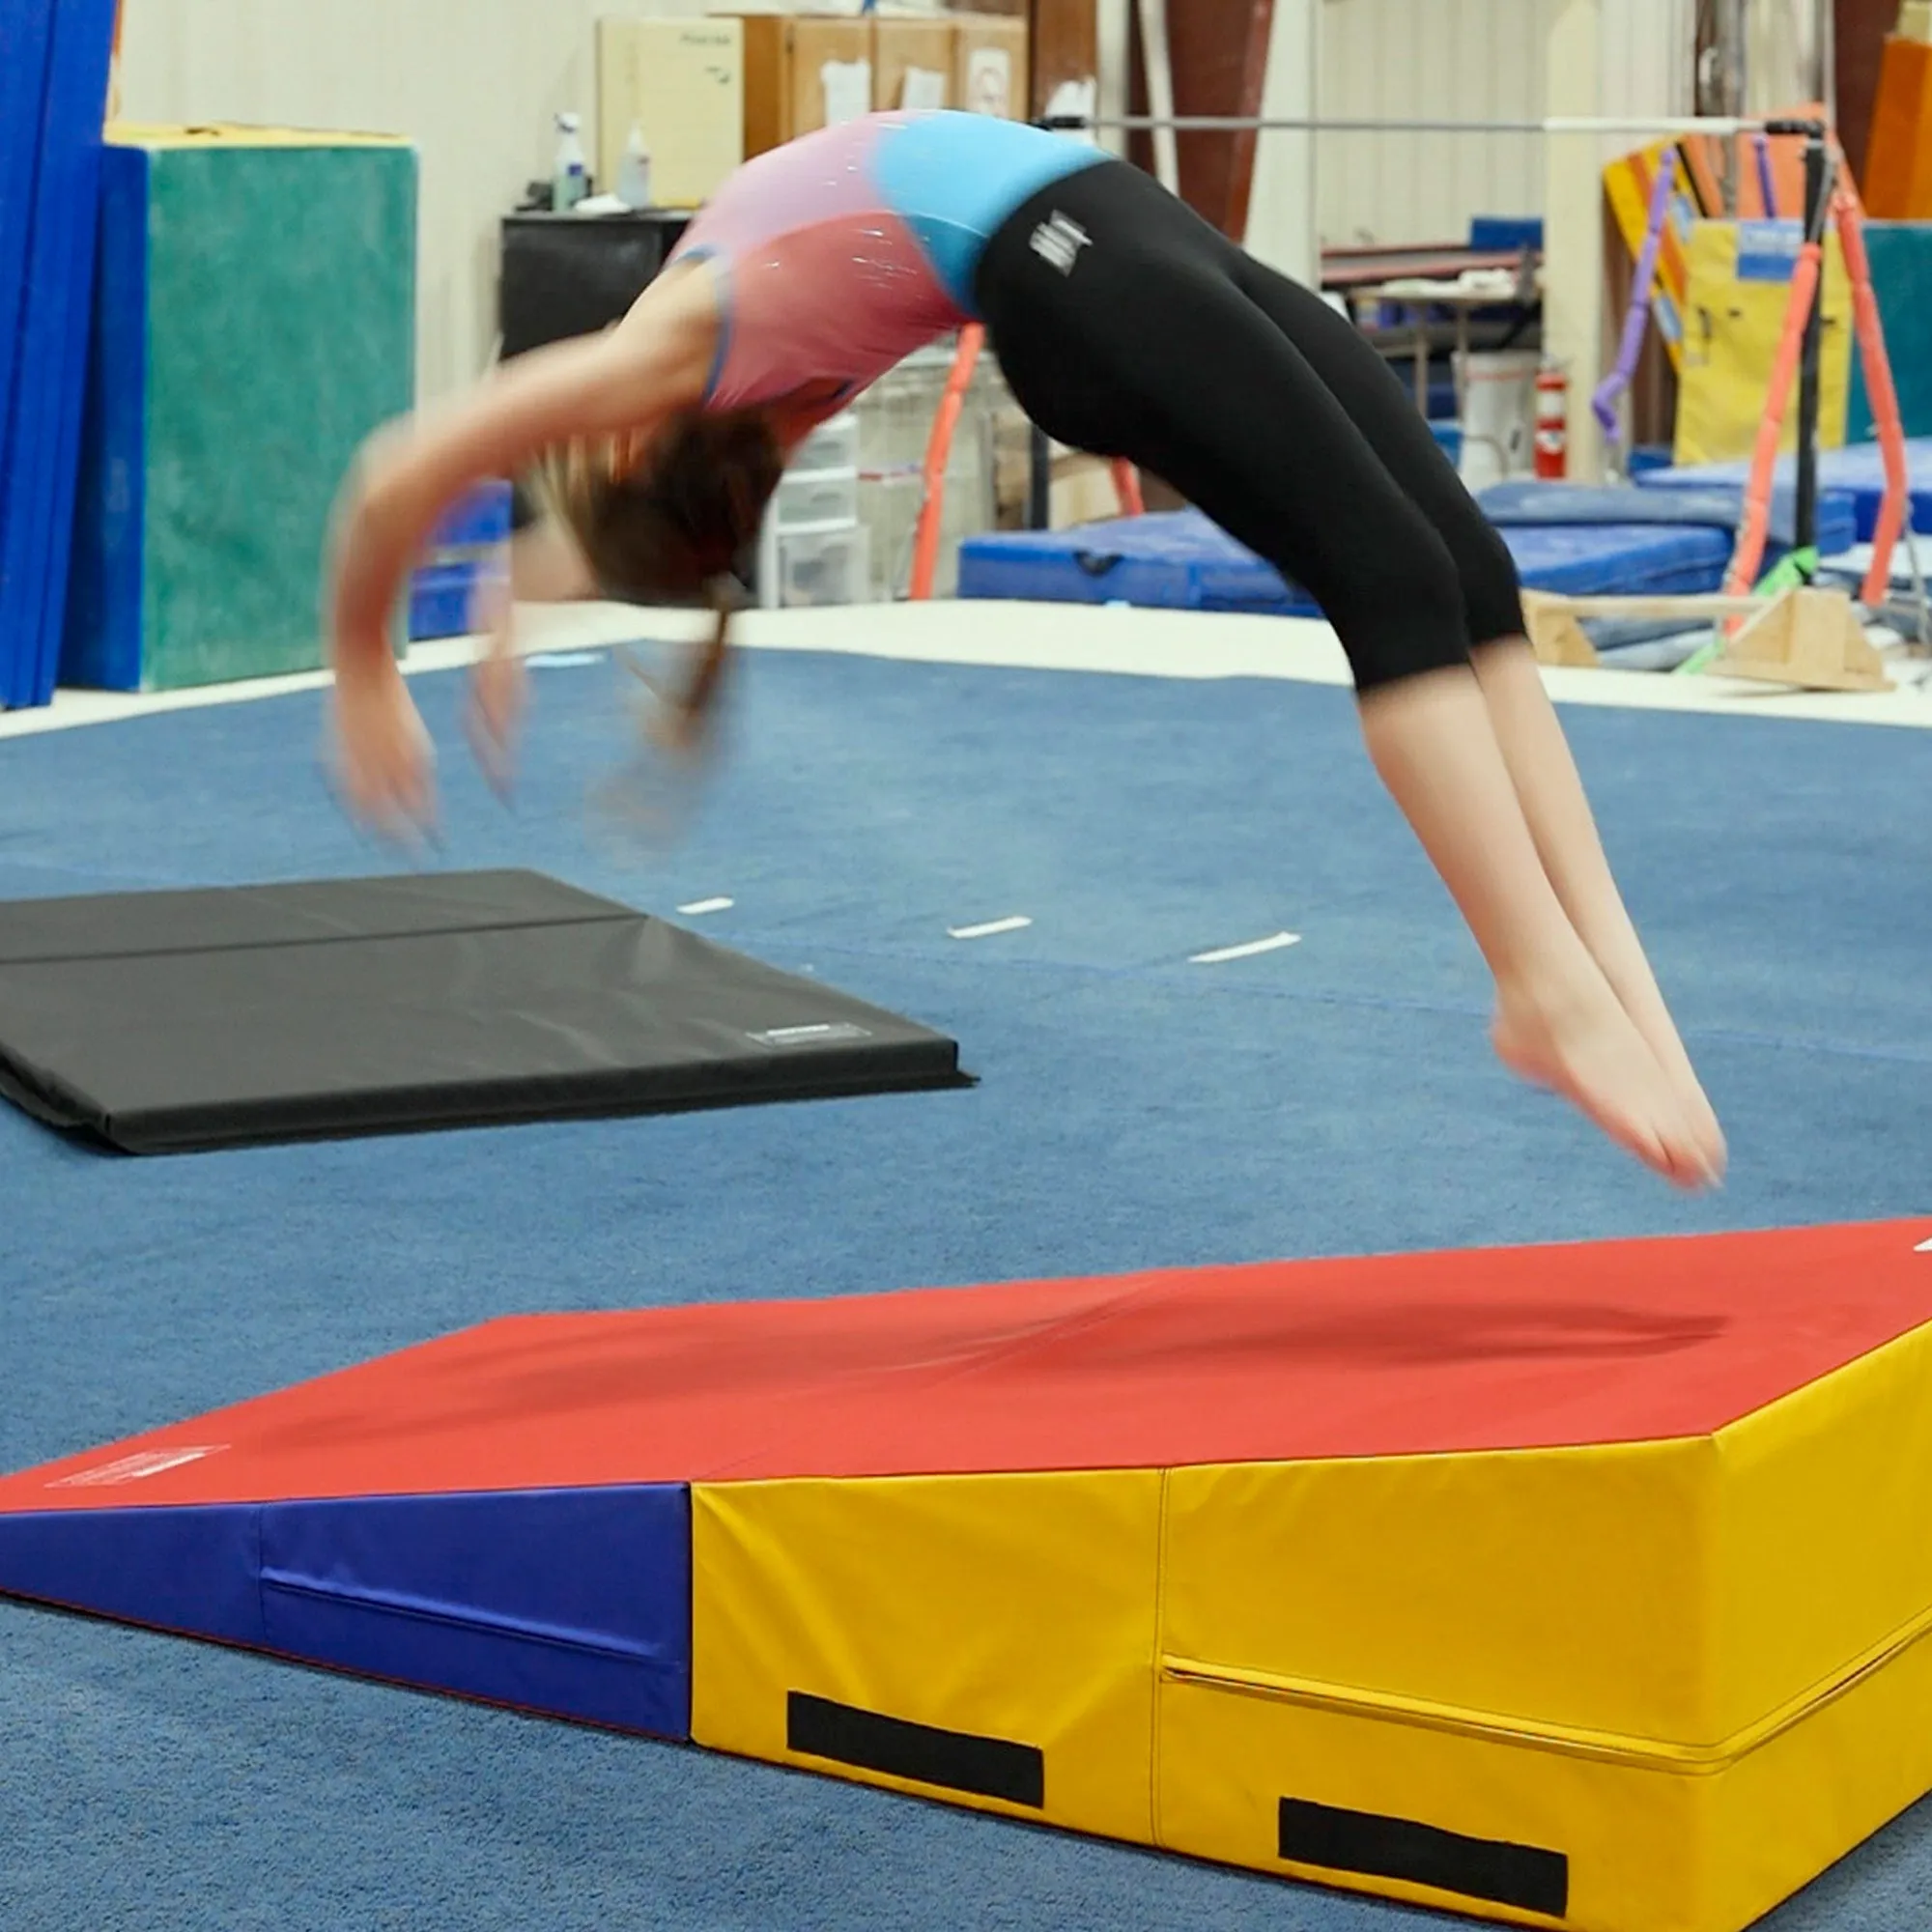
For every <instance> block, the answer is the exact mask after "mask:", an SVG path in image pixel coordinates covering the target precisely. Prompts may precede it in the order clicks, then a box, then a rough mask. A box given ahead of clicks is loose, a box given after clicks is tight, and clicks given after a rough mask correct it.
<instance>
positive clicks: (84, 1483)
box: [47, 1442, 228, 1490]
mask: <svg viewBox="0 0 1932 1932" xmlns="http://www.w3.org/2000/svg"><path fill="white" fill-rule="evenodd" d="M227 1447H228V1444H227V1443H225V1442H211V1443H208V1444H206V1445H204V1446H202V1447H200V1448H194V1449H143V1450H142V1451H140V1452H139V1454H137V1455H133V1456H123V1457H122V1458H121V1459H120V1460H119V1461H118V1462H114V1463H96V1464H95V1465H94V1467H93V1468H91V1469H78V1470H76V1471H75V1472H74V1473H73V1474H72V1475H71V1476H62V1477H61V1478H59V1480H58V1481H56V1482H51V1483H49V1484H48V1485H47V1488H48V1489H50V1490H94V1489H105V1488H108V1487H110V1486H112V1485H114V1484H117V1483H141V1482H145V1481H146V1480H147V1479H148V1478H149V1477H150V1476H159V1475H163V1474H165V1473H166V1471H168V1470H169V1469H179V1468H181V1467H182V1466H183V1465H184V1464H185V1463H199V1462H200V1461H201V1460H202V1458H203V1457H204V1456H218V1455H220V1454H221V1452H222V1451H223V1450H224V1449H226V1448H227Z"/></svg>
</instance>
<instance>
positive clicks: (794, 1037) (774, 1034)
mask: <svg viewBox="0 0 1932 1932" xmlns="http://www.w3.org/2000/svg"><path fill="white" fill-rule="evenodd" d="M746 1037H747V1038H748V1039H754V1040H756V1041H757V1042H758V1044H759V1045H760V1046H829V1045H832V1044H834V1043H835V1042H838V1041H841V1040H851V1039H870V1038H871V1037H872V1036H871V1035H870V1034H869V1033H867V1030H866V1029H865V1028H864V1027H862V1026H854V1025H853V1024H852V1022H851V1021H850V1020H831V1021H827V1022H826V1023H825V1024H824V1025H822V1026H795V1027H773V1028H772V1030H771V1031H770V1032H769V1033H754V1034H748V1035H747V1036H746Z"/></svg>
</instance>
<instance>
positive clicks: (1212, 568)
mask: <svg viewBox="0 0 1932 1932" xmlns="http://www.w3.org/2000/svg"><path fill="white" fill-rule="evenodd" d="M1480 500H1481V502H1482V506H1483V509H1484V512H1485V514H1486V515H1488V516H1489V518H1490V519H1491V521H1492V523H1494V524H1496V525H1497V526H1498V527H1500V528H1501V530H1502V533H1503V538H1504V540H1505V541H1506V542H1507V543H1508V545H1509V547H1510V551H1511V554H1513V555H1514V556H1515V558H1516V562H1517V569H1518V571H1519V572H1520V575H1521V578H1522V582H1523V583H1524V585H1525V586H1526V587H1528V588H1529V589H1532V590H1550V591H1562V592H1567V593H1568V594H1570V595H1572V596H1613V595H1638V594H1651V595H1656V594H1660V593H1676V592H1687V591H1708V590H1716V589H1717V588H1718V587H1719V585H1720V584H1721V583H1722V582H1723V577H1724V571H1725V568H1726V566H1727V565H1728V563H1729V562H1730V556H1731V545H1732V538H1733V535H1734V533H1735V531H1736V528H1737V526H1738V523H1739V520H1740V518H1741V516H1742V513H1743V507H1744V506H1743V491H1742V490H1741V489H1739V488H1724V487H1718V488H1715V489H1714V488H1710V487H1705V488H1703V489H1699V490H1695V491H1675V490H1661V491H1658V492H1656V493H1654V494H1653V493H1650V492H1646V491H1642V490H1635V489H1613V490H1590V489H1583V488H1580V487H1577V486H1575V485H1570V484H1562V483H1533V482H1516V483H1503V484H1498V485H1496V486H1495V488H1493V489H1492V490H1489V491H1486V492H1485V493H1484V494H1483V496H1482V497H1481V499H1480ZM1792 511H1793V503H1792V497H1791V492H1790V491H1789V490H1788V489H1786V490H1783V491H1780V492H1778V493H1777V495H1776V497H1775V499H1774V502H1773V510H1772V534H1773V537H1774V539H1776V540H1779V541H1782V542H1786V543H1788V541H1789V538H1790V533H1791V528H1792ZM1855 528H1856V518H1855V509H1854V504H1853V499H1852V497H1850V496H1849V495H1847V494H1845V493H1843V492H1836V491H1831V492H1824V493H1821V495H1820V498H1819V505H1818V536H1819V546H1820V549H1821V550H1823V551H1824V552H1825V553H1826V554H1832V553H1833V552H1835V551H1840V550H1844V549H1847V548H1849V547H1850V545H1851V544H1852V543H1853V542H1854V541H1855V535H1854V532H1855ZM1772 554H1774V555H1775V554H1776V543H1775V544H1774V547H1773V553H1772ZM959 595H960V596H961V597H982V598H1009V599H1015V600H1023V601H1027V602H1035V603H1050V604H1133V605H1140V606H1143V607H1147V608H1151V609H1157V610H1173V611H1252V612H1258V613H1261V614H1264V615H1273V616H1311V617H1312V616H1319V615H1320V614H1321V613H1320V611H1319V610H1318V609H1317V606H1316V604H1315V601H1314V599H1313V598H1311V597H1310V596H1309V595H1308V593H1307V592H1306V591H1305V590H1303V589H1302V588H1301V587H1300V586H1299V585H1298V584H1293V583H1289V582H1284V580H1283V579H1282V577H1281V574H1280V573H1279V572H1278V571H1276V570H1275V569H1274V567H1273V566H1272V565H1270V564H1267V563H1264V562H1263V561H1262V559H1261V558H1260V557H1258V556H1256V555H1255V554H1254V553H1253V552H1252V551H1250V550H1248V549H1247V548H1246V547H1245V546H1243V545H1241V544H1238V543H1236V541H1235V539H1234V538H1233V537H1231V536H1229V535H1227V534H1226V533H1225V532H1224V531H1223V530H1221V529H1220V528H1218V527H1217V526H1215V525H1213V524H1211V523H1209V522H1208V519H1207V518H1206V517H1205V516H1203V515H1202V514H1201V513H1200V512H1199V511H1198V510H1177V511H1171V512H1164V513H1161V514H1158V515H1154V516H1147V517H1131V518H1122V519H1120V520H1118V521H1114V522H1109V523H1102V524H1087V525H1083V526H1080V527H1079V528H1077V529H1071V530H1028V531H1016V532H1003V533H1001V534H999V535H996V536H982V537H973V538H970V539H968V540H967V542H966V543H964V544H963V545H962V546H961V547H960V552H959Z"/></svg>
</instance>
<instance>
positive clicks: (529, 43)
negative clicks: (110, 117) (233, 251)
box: [121, 0, 704, 398]
mask: <svg viewBox="0 0 1932 1932" xmlns="http://www.w3.org/2000/svg"><path fill="white" fill-rule="evenodd" d="M703 11H704V8H703V6H702V4H701V0H132V4H131V5H129V6H128V10H127V29H126V39H125V42H124V44H123V49H122V62H123V66H122V75H121V89H122V100H121V111H122V114H123V116H124V118H126V119H128V120H129V121H161V122H180V121H186V122H213V121H240V122H249V123H255V124H257V125H264V124H266V125H279V126H285V127H287V126H293V127H298V128H348V129H359V130H366V131H370V132H380V133H395V134H404V135H408V136H409V137H411V138H412V140H414V141H415V142H416V143H417V144H418V146H419V148H420V150H421V155H422V203H421V223H420V230H419V247H418V270H419V290H420V295H419V306H418V311H417V370H418V377H419V380H420V383H421V386H422V391H423V394H424V396H425V397H426V398H427V397H431V396H435V395H438V394H440V393H443V392H445V391H447V390H448V389H449V388H451V387H452V386H454V385H456V384H461V383H463V382H466V381H468V380H469V378H470V377H472V376H474V375H476V374H477V373H478V372H480V371H481V370H482V368H483V367H484V366H485V364H486V363H487V362H488V360H489V358H490V355H491V351H492V347H493V344H494V342H495V338H496V307H497V298H496V264H497V220H498V217H499V216H500V215H501V214H503V213H505V212H506V211H507V210H509V209H511V208H513V207H514V206H515V205H516V204H517V202H518V201H520V200H521V199H522V198H523V190H524V187H525V185H526V184H527V183H528V182H530V181H533V180H536V179H539V178H541V177H543V176H545V175H547V174H548V173H549V170H550V161H551V154H552V149H553V146H554V135H553V133H552V125H553V124H552V117H553V116H554V114H555V113H557V112H558V111H559V110H561V109H564V108H576V109H579V110H580V111H582V113H583V115H584V117H585V126H586V128H589V127H590V126H592V125H593V122H592V117H593V116H594V114H595V110H596V63H595V57H594V51H593V45H592V42H593V23H594V22H595V20H596V19H597V17H598V16H599V15H600V14H656V15H666V14H700V13H702V12H703ZM290 218H291V219H292V220H299V219H300V211H299V210H291V211H290Z"/></svg>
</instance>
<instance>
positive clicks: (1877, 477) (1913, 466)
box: [1639, 436, 1932, 543]
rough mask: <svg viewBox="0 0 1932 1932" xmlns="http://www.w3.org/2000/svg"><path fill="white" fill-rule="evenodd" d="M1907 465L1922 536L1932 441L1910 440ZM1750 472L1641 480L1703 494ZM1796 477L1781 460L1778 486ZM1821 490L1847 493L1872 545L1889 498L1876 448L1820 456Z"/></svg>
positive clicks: (1928, 525) (1928, 523)
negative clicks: (1883, 505) (1881, 509)
mask: <svg viewBox="0 0 1932 1932" xmlns="http://www.w3.org/2000/svg"><path fill="white" fill-rule="evenodd" d="M1905 457H1906V464H1907V468H1908V469H1909V472H1910V475H1911V485H1912V526H1913V528H1914V529H1916V530H1918V531H1919V532H1920V533H1921V534H1926V533H1932V437H1924V436H1920V437H1912V438H1909V439H1908V440H1907V443H1906V450H1905ZM1749 470H1750V466H1749V464H1748V463H1747V462H1746V461H1744V460H1743V459H1742V458H1740V459H1739V460H1738V461H1737V462H1735V463H1699V464H1687V465H1684V466H1681V467H1673V468H1671V469H1651V470H1646V471H1645V472H1644V474H1643V476H1642V478H1641V479H1640V486H1639V487H1641V488H1643V489H1645V490H1682V489H1687V488H1690V489H1702V488H1704V487H1705V486H1707V485H1709V484H1712V483H1738V484H1741V483H1743V482H1744V481H1745V480H1746V478H1747V475H1748V474H1749ZM1793 474H1794V469H1793V464H1792V459H1791V458H1790V457H1788V456H1786V457H1780V458H1779V459H1778V465H1777V469H1776V482H1777V483H1778V484H1779V485H1784V486H1788V485H1790V483H1791V481H1792V478H1793ZM1818 487H1819V489H1820V490H1848V491H1850V492H1851V493H1852V497H1853V498H1854V501H1855V503H1856V506H1857V510H1858V528H1859V541H1860V542H1861V543H1869V542H1870V541H1871V534H1872V531H1873V529H1874V528H1876V527H1877V525H1878V508H1879V503H1880V500H1881V499H1882V498H1883V497H1884V495H1885V459H1884V458H1883V456H1882V455H1881V454H1880V453H1879V446H1878V444H1877V443H1875V442H1850V443H1846V444H1845V445H1844V447H1843V448H1841V449H1821V450H1820V451H1819V452H1818Z"/></svg>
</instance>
